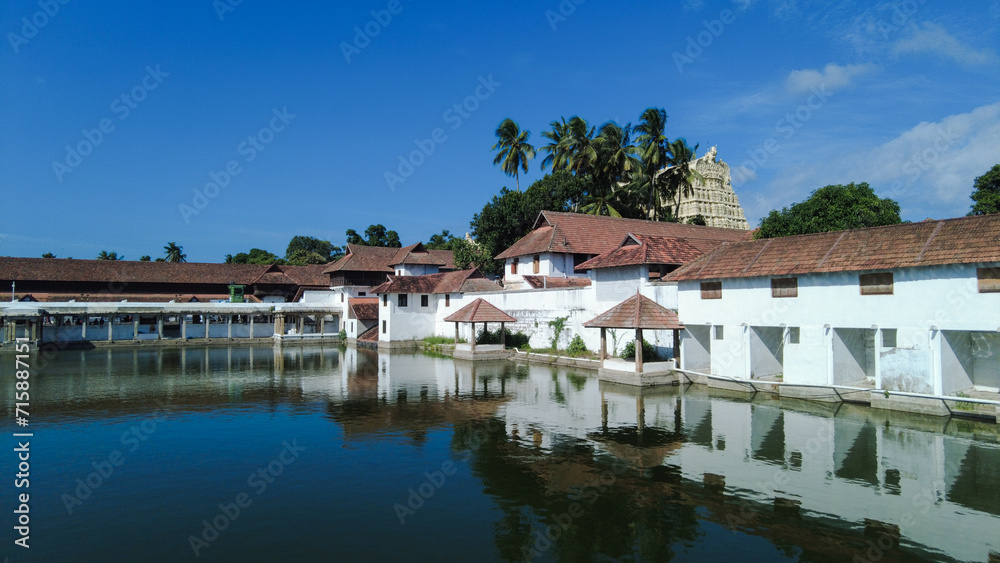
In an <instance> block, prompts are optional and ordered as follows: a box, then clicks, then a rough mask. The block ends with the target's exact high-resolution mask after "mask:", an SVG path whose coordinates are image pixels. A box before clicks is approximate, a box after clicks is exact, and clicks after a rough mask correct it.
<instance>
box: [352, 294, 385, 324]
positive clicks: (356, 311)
mask: <svg viewBox="0 0 1000 563" xmlns="http://www.w3.org/2000/svg"><path fill="white" fill-rule="evenodd" d="M347 318H349V319H360V320H363V321H370V320H372V319H377V318H378V297H352V298H351V299H349V300H348V301H347Z"/></svg>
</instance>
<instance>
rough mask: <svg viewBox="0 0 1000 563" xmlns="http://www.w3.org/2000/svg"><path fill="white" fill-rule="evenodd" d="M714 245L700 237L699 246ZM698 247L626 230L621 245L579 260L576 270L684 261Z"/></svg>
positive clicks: (694, 254) (681, 240)
mask: <svg viewBox="0 0 1000 563" xmlns="http://www.w3.org/2000/svg"><path fill="white" fill-rule="evenodd" d="M709 244H712V245H714V246H713V248H714V247H715V246H718V245H720V244H722V242H720V241H714V240H713V241H709V240H702V246H703V247H704V246H706V245H709ZM702 253H703V251H702V250H700V249H698V248H695V246H694V245H692V244H691V243H689V242H688V241H687V239H684V238H675V237H661V236H655V235H636V234H632V233H629V235H628V236H626V237H625V240H624V241H623V242H622V244H621V246H619V247H618V248H616V249H614V250H610V251H608V252H605V253H604V254H600V255H598V256H595V257H593V258H591V259H590V260H587V261H586V262H583V263H581V264H580V265H578V266H577V267H576V269H577V270H581V271H582V270H590V269H598V268H615V267H619V266H637V265H640V264H686V263H688V262H690V261H691V260H694V259H695V258H697V257H699V256H701V255H702Z"/></svg>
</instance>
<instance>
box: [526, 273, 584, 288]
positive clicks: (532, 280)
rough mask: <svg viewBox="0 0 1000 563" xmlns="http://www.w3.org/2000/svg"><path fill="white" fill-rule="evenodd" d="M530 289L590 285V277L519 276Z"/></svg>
mask: <svg viewBox="0 0 1000 563" xmlns="http://www.w3.org/2000/svg"><path fill="white" fill-rule="evenodd" d="M521 277H522V278H524V281H525V283H527V284H528V285H529V286H531V288H532V289H565V288H567V287H590V278H556V277H552V276H521Z"/></svg>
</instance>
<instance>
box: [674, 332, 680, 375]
mask: <svg viewBox="0 0 1000 563" xmlns="http://www.w3.org/2000/svg"><path fill="white" fill-rule="evenodd" d="M674 367H675V368H677V369H680V368H681V331H679V330H677V329H674Z"/></svg>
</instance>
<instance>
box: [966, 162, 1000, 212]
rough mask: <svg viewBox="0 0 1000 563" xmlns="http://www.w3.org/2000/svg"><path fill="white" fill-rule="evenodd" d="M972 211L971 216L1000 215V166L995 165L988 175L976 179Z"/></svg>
mask: <svg viewBox="0 0 1000 563" xmlns="http://www.w3.org/2000/svg"><path fill="white" fill-rule="evenodd" d="M972 187H973V190H972V195H971V196H969V197H971V198H972V201H974V202H975V203H974V204H973V205H972V211H970V212H969V215H986V214H987V213H1000V164H995V165H994V166H993V168H991V169H990V170H989V172H987V173H986V174H983V175H982V176H980V177H978V178H976V181H975V183H974V184H973V185H972Z"/></svg>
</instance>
